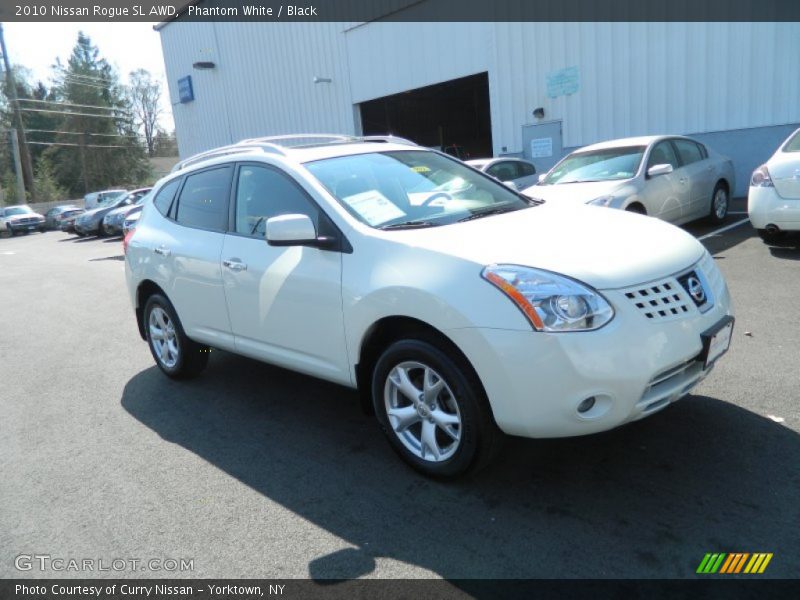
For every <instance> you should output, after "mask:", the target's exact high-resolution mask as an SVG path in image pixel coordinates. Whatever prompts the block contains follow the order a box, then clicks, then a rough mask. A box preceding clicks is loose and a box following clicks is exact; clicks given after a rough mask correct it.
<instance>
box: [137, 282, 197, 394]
mask: <svg viewBox="0 0 800 600" xmlns="http://www.w3.org/2000/svg"><path fill="white" fill-rule="evenodd" d="M144 323H145V332H146V335H147V345H148V346H149V347H150V353H151V354H152V355H153V358H154V359H155V361H156V364H157V365H158V367H159V368H160V369H161V370H162V371H163V372H164V373H165V374H166V375H168V376H169V377H173V378H175V379H186V378H189V377H194V376H196V375H199V374H200V373H201V372H202V371H203V369H205V368H206V365H207V364H208V354H209V348H208V346H204V345H202V344H198V343H197V342H193V341H192V340H190V339H189V338H188V337H186V333H184V331H183V327H182V326H181V322H180V320H179V319H178V315H177V314H176V313H175V309H174V308H173V307H172V304H171V303H170V301H169V300H167V299H166V298H165V297H164V296H162V295H161V294H153V295H152V296H150V298H148V300H147V303H146V304H145V307H144Z"/></svg>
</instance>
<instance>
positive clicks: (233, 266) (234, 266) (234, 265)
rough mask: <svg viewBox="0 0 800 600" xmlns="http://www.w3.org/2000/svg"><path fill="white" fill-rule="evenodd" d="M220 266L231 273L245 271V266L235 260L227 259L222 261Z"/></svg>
mask: <svg viewBox="0 0 800 600" xmlns="http://www.w3.org/2000/svg"><path fill="white" fill-rule="evenodd" d="M222 264H223V265H224V266H226V267H228V268H229V269H230V270H231V271H247V265H246V264H245V263H243V262H242V261H240V260H239V259H236V258H228V259H226V260H223V261H222Z"/></svg>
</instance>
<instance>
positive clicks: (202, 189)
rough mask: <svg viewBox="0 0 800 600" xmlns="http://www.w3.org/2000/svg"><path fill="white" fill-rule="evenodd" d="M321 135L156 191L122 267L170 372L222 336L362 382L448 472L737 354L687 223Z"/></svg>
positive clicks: (597, 416) (720, 289)
mask: <svg viewBox="0 0 800 600" xmlns="http://www.w3.org/2000/svg"><path fill="white" fill-rule="evenodd" d="M322 139H324V138H323V137H322V136H320V140H322ZM330 139H332V140H337V143H323V142H322V141H320V142H318V143H317V144H315V145H304V146H300V147H288V146H287V144H289V143H290V140H288V139H287V138H285V137H282V138H277V139H276V138H263V139H261V140H249V141H248V142H247V143H246V144H245V143H243V144H241V145H233V146H228V147H225V148H220V149H217V150H216V151H211V152H207V153H204V154H202V155H198V156H196V157H193V158H191V159H187V160H184V161H183V162H181V163H179V164H178V165H177V166H176V168H175V169H174V171H173V173H171V174H170V175H168V176H167V177H165V178H164V179H162V180H160V181H159V183H158V184H157V185H156V187H155V189H154V196H153V201H152V202H148V203H147V204H146V205H145V207H144V208H143V210H142V215H141V218H140V219H139V224H138V225H137V227H136V229H135V230H134V232H133V233H132V234H131V235H129V236H128V237H127V238H126V242H127V247H126V255H125V256H126V261H125V271H126V279H127V283H128V288H129V293H130V297H131V301H132V304H133V307H134V309H135V315H136V320H137V323H138V326H139V331H140V334H141V336H142V338H143V339H144V340H146V341H147V343H148V345H149V348H150V351H151V353H152V355H153V357H154V360H155V362H156V364H157V365H158V367H159V368H160V369H161V370H162V371H163V372H164V373H165V374H166V375H168V376H170V377H174V378H182V377H190V376H194V375H197V374H198V373H200V372H201V371H202V370H203V369H204V368H205V367H206V364H207V361H208V349H209V347H211V346H213V347H215V348H220V349H224V350H227V351H230V352H234V353H239V354H243V355H246V356H249V357H252V358H255V359H258V360H262V361H265V362H268V363H272V364H276V365H279V366H282V367H285V368H289V369H294V370H296V371H300V372H302V373H305V374H308V375H313V376H315V377H319V378H322V379H327V380H330V381H334V382H336V383H339V384H343V385H345V386H350V387H353V388H358V389H359V390H361V392H362V398H368V399H369V400H368V401H367V402H368V405H369V407H371V408H372V409H373V410H374V411H375V414H376V416H377V419H378V421H379V423H380V424H381V426H382V427H383V429H384V431H385V432H386V435H387V438H388V440H389V443H390V444H391V445H392V447H393V448H394V449H395V450H396V451H397V452H398V453H399V455H400V456H401V457H402V458H403V459H404V460H406V461H407V462H408V463H409V464H410V465H412V466H413V467H414V468H416V469H418V470H420V471H421V472H423V473H426V474H429V475H434V476H454V475H457V474H459V473H462V472H464V471H466V470H468V469H474V468H478V467H479V466H481V465H483V464H485V463H486V462H487V461H488V460H489V459H490V457H491V456H492V454H493V452H494V449H495V448H496V447H497V443H498V442H499V440H500V439H501V438H502V433H501V432H505V433H508V434H512V435H519V436H527V437H561V436H573V435H582V434H589V433H594V432H598V431H603V430H607V429H611V428H614V427H617V426H619V425H622V424H624V423H628V422H631V421H635V420H637V419H640V418H642V417H647V416H649V415H652V414H654V413H655V412H657V411H659V410H661V409H663V408H665V407H666V406H668V405H669V404H671V403H672V402H674V401H676V400H678V399H679V398H681V397H683V396H684V395H686V394H688V393H689V392H690V390H692V389H693V388H694V386H695V385H697V384H698V383H699V382H700V381H701V380H702V379H704V378H705V377H706V376H707V375H708V374H709V372H710V371H711V370H712V368H713V367H714V364H715V361H716V360H717V359H719V357H720V356H721V355H722V354H723V353H724V352H725V351H726V350H727V348H728V345H729V344H730V338H731V332H732V328H733V317H732V315H731V305H730V298H729V294H728V289H727V286H726V283H725V280H724V279H723V276H722V274H721V273H720V271H719V269H718V268H717V266H716V264H715V262H714V259H713V258H712V257H711V255H710V254H709V253H708V252H707V251H706V250H705V248H704V247H703V246H702V244H700V242H698V241H697V240H696V239H695V238H694V237H693V236H691V235H690V234H688V233H687V232H685V231H683V230H681V229H679V228H677V227H673V226H672V225H669V224H667V223H664V222H662V221H660V220H658V219H642V218H641V217H639V216H637V215H632V214H629V213H625V212H623V211H599V210H596V209H593V208H588V207H583V206H578V207H564V206H563V205H560V203H558V202H548V203H542V202H539V201H535V200H532V199H530V198H526V197H525V196H522V195H521V194H519V193H518V192H516V191H514V190H512V189H510V188H509V187H508V186H506V185H503V184H502V183H500V182H498V181H497V180H496V179H494V178H492V177H489V176H487V175H485V174H483V173H481V172H478V171H476V170H475V169H473V168H471V167H468V166H467V165H465V164H464V163H462V162H460V161H458V160H456V159H454V158H451V157H448V156H445V155H443V154H441V153H439V152H433V151H430V150H428V149H426V148H422V147H420V146H415V145H413V144H411V143H399V142H390V141H383V142H381V141H379V140H378V139H376V138H369V139H365V140H363V141H357V140H352V139H349V140H347V141H341V140H342V137H341V136H330ZM446 173H449V176H450V178H451V179H452V180H453V181H458V182H459V183H458V185H453V186H450V187H449V189H453V190H457V191H453V192H442V191H441V186H442V179H443V177H444V174H446ZM434 174H436V178H435V180H432V179H431V177H432V176H433V175H434ZM565 223H568V224H569V227H565V226H564V224H565ZM332 426H334V427H335V424H332Z"/></svg>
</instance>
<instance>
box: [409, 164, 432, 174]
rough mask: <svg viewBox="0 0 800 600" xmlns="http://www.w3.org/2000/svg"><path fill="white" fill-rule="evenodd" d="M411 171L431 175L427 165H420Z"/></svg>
mask: <svg viewBox="0 0 800 600" xmlns="http://www.w3.org/2000/svg"><path fill="white" fill-rule="evenodd" d="M411 170H412V171H414V173H430V172H431V170H430V168H428V167H426V166H425V165H419V166H416V167H411Z"/></svg>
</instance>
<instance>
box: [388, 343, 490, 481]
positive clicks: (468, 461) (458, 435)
mask: <svg viewBox="0 0 800 600" xmlns="http://www.w3.org/2000/svg"><path fill="white" fill-rule="evenodd" d="M463 362H464V361H463V360H460V359H454V358H452V357H451V356H448V354H445V352H443V351H442V350H441V349H440V347H438V345H434V343H431V342H429V341H427V340H421V339H407V340H401V341H398V342H395V343H394V344H392V345H391V346H389V347H388V348H387V349H386V350H385V351H384V353H383V355H382V356H381V357H380V358H379V359H378V362H377V363H376V365H375V369H374V372H373V378H372V400H373V404H374V407H375V414H376V416H377V418H378V421H379V422H380V424H381V427H382V428H383V430H384V433H385V434H386V436H387V438H388V440H389V443H390V444H391V446H392V448H393V449H394V450H395V451H396V452H397V453H398V454H399V455H400V457H401V458H402V459H403V460H405V461H406V462H407V463H408V464H410V465H411V466H412V467H414V468H415V469H416V470H418V471H420V472H421V473H424V474H425V475H430V476H433V477H455V476H457V475H461V474H463V473H465V472H467V471H476V470H478V469H480V468H481V467H483V466H485V465H486V464H487V463H488V462H489V460H490V459H491V458H492V456H493V455H494V454H495V452H496V450H497V448H498V446H499V442H500V440H501V438H502V433H501V432H500V430H499V429H498V428H497V425H495V423H494V421H493V419H492V415H491V413H490V410H489V404H488V401H487V400H486V398H485V395H484V393H483V388H482V386H481V384H480V382H479V381H477V378H476V376H475V375H474V374H473V373H472V371H471V369H470V368H469V366H468V365H465V364H462V363H463Z"/></svg>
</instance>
